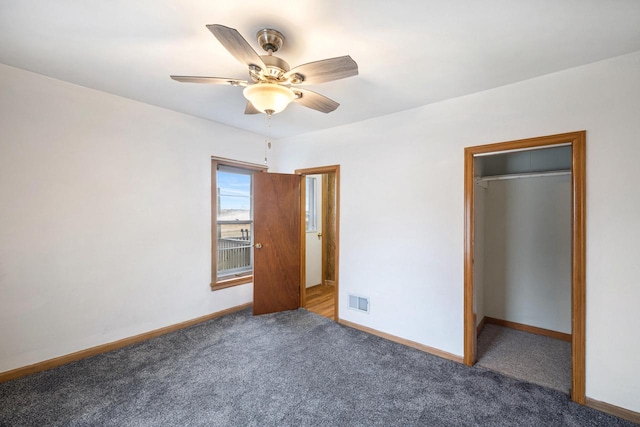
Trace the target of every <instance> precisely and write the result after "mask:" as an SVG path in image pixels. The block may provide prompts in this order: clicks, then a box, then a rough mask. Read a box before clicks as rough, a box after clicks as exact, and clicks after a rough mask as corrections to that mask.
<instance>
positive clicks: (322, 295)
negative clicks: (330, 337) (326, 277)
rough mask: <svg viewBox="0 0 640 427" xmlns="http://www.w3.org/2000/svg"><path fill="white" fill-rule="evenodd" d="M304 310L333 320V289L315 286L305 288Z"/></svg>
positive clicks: (328, 286)
mask: <svg viewBox="0 0 640 427" xmlns="http://www.w3.org/2000/svg"><path fill="white" fill-rule="evenodd" d="M305 308H306V309H307V310H309V311H311V312H313V313H316V314H319V315H320V316H324V317H328V318H329V319H331V320H333V319H334V318H335V287H334V286H331V285H315V286H312V287H310V288H307V300H306V304H305Z"/></svg>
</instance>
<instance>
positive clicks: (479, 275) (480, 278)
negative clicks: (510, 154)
mask: <svg viewBox="0 0 640 427" xmlns="http://www.w3.org/2000/svg"><path fill="white" fill-rule="evenodd" d="M476 160H477V159H476ZM476 163H478V162H476ZM474 169H475V170H476V171H477V170H478V169H477V167H475V166H474ZM485 187H487V188H488V186H487V185H486V183H484V182H481V183H476V184H475V189H474V193H473V194H474V201H473V211H474V214H475V215H474V218H473V220H474V224H473V230H474V238H475V240H474V242H473V312H474V313H475V315H476V326H478V325H479V324H480V323H481V322H482V319H484V317H485V316H486V315H487V314H486V313H485V302H484V298H485V296H484V295H485V283H484V276H485V241H486V240H485V239H486V237H485V224H486V215H485V208H486V198H487V196H486V193H487V188H485Z"/></svg>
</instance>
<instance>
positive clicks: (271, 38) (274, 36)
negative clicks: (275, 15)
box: [256, 28, 284, 54]
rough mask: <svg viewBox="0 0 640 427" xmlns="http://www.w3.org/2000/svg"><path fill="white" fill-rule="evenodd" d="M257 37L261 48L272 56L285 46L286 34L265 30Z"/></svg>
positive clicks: (270, 29) (259, 32)
mask: <svg viewBox="0 0 640 427" xmlns="http://www.w3.org/2000/svg"><path fill="white" fill-rule="evenodd" d="M256 37H257V38H258V44H259V45H260V47H261V48H262V49H264V51H265V52H268V53H270V54H271V53H276V52H277V51H278V50H279V49H280V48H281V47H282V45H283V44H284V34H282V33H281V32H280V31H277V30H274V29H272V28H263V29H262V30H260V31H258V33H257V34H256Z"/></svg>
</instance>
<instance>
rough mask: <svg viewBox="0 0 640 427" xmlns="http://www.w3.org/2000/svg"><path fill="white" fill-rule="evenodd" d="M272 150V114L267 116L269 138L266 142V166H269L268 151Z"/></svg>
mask: <svg viewBox="0 0 640 427" xmlns="http://www.w3.org/2000/svg"><path fill="white" fill-rule="evenodd" d="M268 150H271V114H267V137H266V139H265V140H264V164H265V166H268V163H267V151H268Z"/></svg>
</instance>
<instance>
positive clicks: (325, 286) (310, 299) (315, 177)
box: [296, 165, 340, 320]
mask: <svg viewBox="0 0 640 427" xmlns="http://www.w3.org/2000/svg"><path fill="white" fill-rule="evenodd" d="M296 173H297V174H299V175H302V177H303V179H304V184H303V185H301V193H302V194H301V198H300V200H301V215H302V220H301V235H302V237H301V242H302V244H301V245H300V249H301V250H300V269H301V272H300V277H301V283H300V306H301V307H304V308H306V309H307V310H309V311H312V312H314V313H316V314H319V315H321V316H324V317H327V318H330V319H332V320H337V319H338V249H339V248H338V242H339V239H338V236H339V217H340V215H339V211H340V207H339V200H340V198H339V188H340V166H339V165H333V166H324V167H317V168H309V169H298V170H296Z"/></svg>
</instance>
